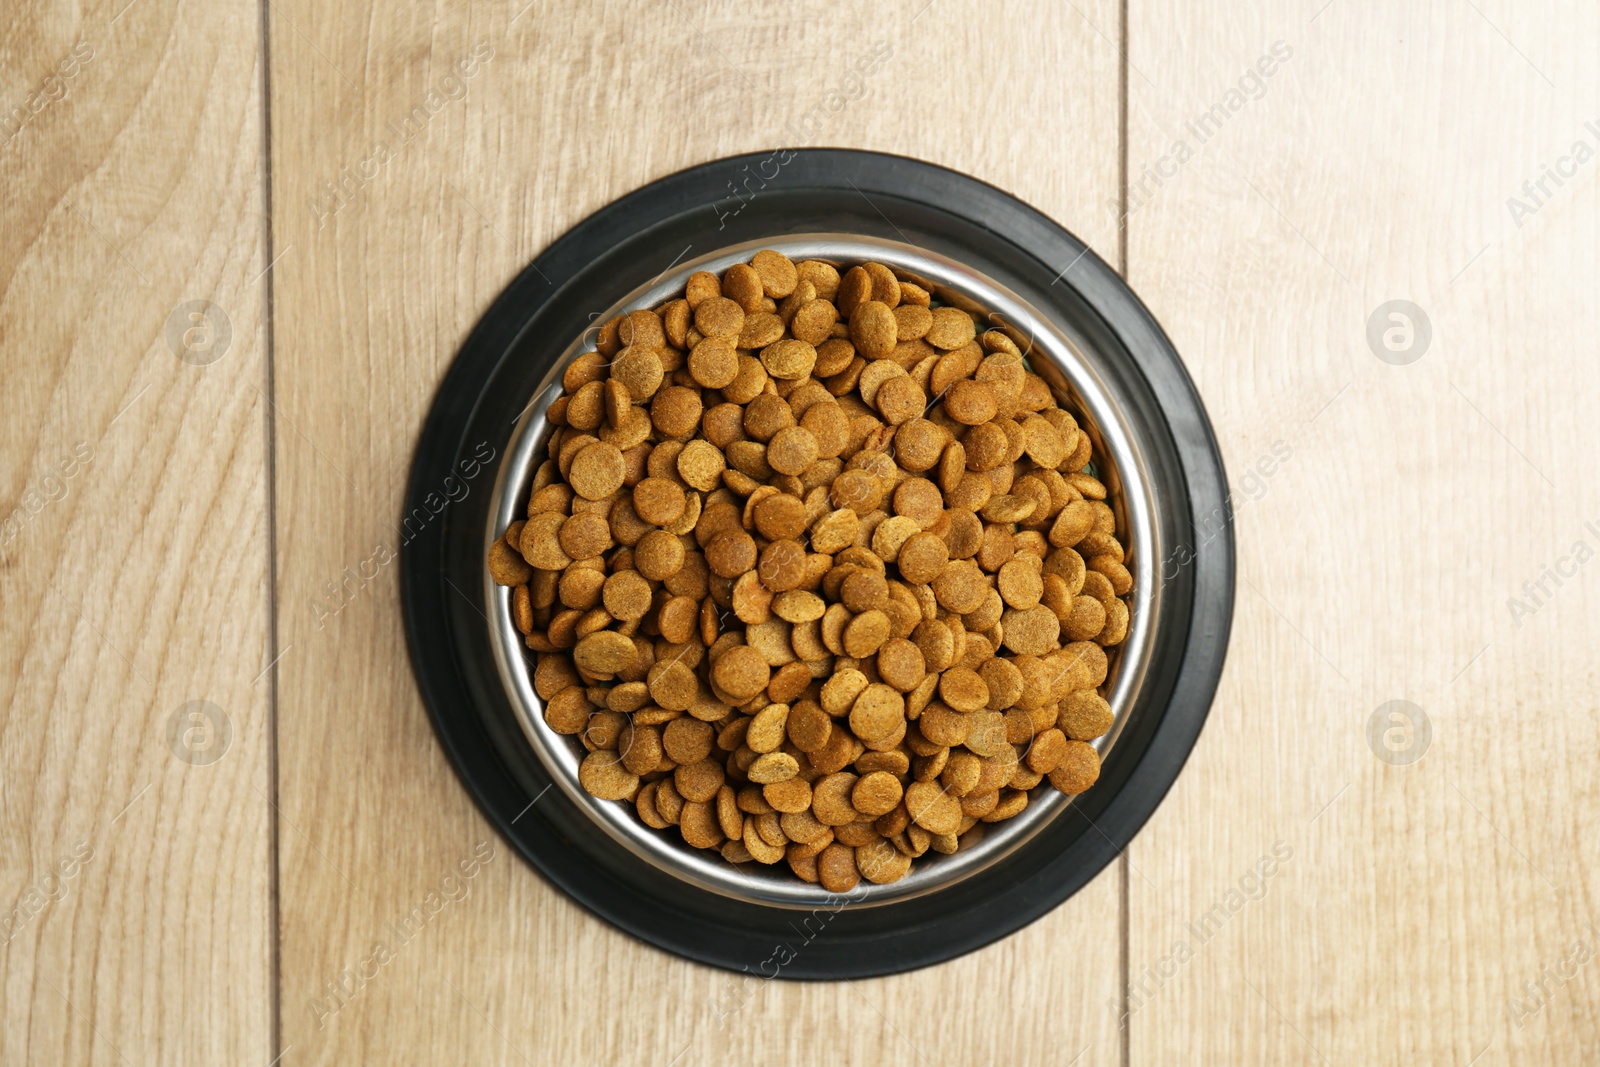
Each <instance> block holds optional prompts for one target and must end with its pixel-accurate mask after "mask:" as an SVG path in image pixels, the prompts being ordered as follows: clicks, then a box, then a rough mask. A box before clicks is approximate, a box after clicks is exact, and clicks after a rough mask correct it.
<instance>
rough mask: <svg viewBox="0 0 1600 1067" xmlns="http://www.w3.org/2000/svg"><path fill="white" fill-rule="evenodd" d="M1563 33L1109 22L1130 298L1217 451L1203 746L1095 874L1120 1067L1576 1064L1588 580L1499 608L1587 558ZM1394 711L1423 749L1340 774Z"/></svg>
mask: <svg viewBox="0 0 1600 1067" xmlns="http://www.w3.org/2000/svg"><path fill="white" fill-rule="evenodd" d="M1595 23H1596V18H1595V14H1594V12H1593V10H1592V9H1588V10H1585V11H1584V12H1583V13H1582V14H1581V15H1580V14H1578V12H1577V11H1576V10H1575V9H1571V8H1567V7H1565V6H1558V5H1535V6H1534V7H1526V6H1524V7H1517V6H1515V5H1510V4H1504V3H1485V2H1475V3H1461V4H1455V3H1429V4H1424V5H1403V6H1402V5H1389V4H1379V3H1372V2H1361V0H1334V2H1333V3H1331V4H1327V5H1324V4H1323V3H1322V2H1321V0H1318V2H1316V3H1292V4H1290V3H1275V4H1270V5H1267V6H1266V7H1265V8H1264V9H1262V10H1250V11H1247V10H1246V9H1244V8H1239V7H1230V8H1228V9H1227V10H1226V11H1225V12H1224V10H1223V9H1222V8H1221V7H1220V6H1217V5H1194V4H1177V3H1165V2H1148V0H1134V2H1133V3H1132V4H1131V6H1130V18H1129V38H1130V41H1131V50H1130V60H1131V70H1130V77H1129V110H1130V140H1129V164H1130V166H1129V172H1130V202H1131V203H1132V204H1133V206H1134V207H1135V210H1134V211H1133V213H1132V215H1131V217H1130V219H1129V233H1130V236H1129V263H1130V275H1131V281H1132V283H1133V285H1134V286H1135V288H1136V289H1138V291H1139V292H1140V293H1141V294H1142V295H1143V297H1144V298H1145V299H1146V300H1147V301H1148V302H1149V303H1150V305H1151V306H1152V308H1153V309H1154V310H1155V312H1156V314H1157V315H1158V316H1159V317H1160V318H1161V320H1162V321H1163V322H1164V323H1165V324H1166V326H1167V328H1168V330H1169V331H1170V332H1171V334H1172V335H1173V337H1174V339H1175V341H1176V342H1177V345H1178V348H1179V350H1180V351H1181V352H1182V353H1183V355H1184V357H1185V359H1186V361H1187V362H1188V365H1189V367H1190V370H1191V372H1192V373H1193V374H1194V377H1195V379H1196V381H1197V383H1198V385H1199V387H1200V391H1201V393H1202V394H1203V395H1204V397H1205V399H1206V402H1207V404H1208V406H1209V408H1210V413H1211V416H1212V418H1213V420H1214V422H1215V424H1216V427H1217V430H1218V433H1219V435H1220V437H1221V439H1222V448H1223V452H1224V456H1225V458H1226V461H1227V464H1228V468H1229V471H1230V475H1231V477H1232V484H1233V488H1234V493H1235V500H1236V504H1237V506H1238V511H1237V521H1236V525H1235V530H1236V533H1237V535H1238V539H1239V541H1238V543H1239V575H1240V580H1239V591H1238V596H1239V599H1238V610H1237V614H1236V617H1235V623H1234V635H1233V641H1232V647H1231V655H1230V661H1229V665H1228V669H1227V672H1226V674H1225V676H1224V679H1223V684H1222V689H1221V692H1220V694H1219V697H1218V700H1217V703H1216V705H1215V708H1214V710H1213V712H1212V716H1211V720H1210V722H1209V724H1208V726H1207V728H1206V731H1205V734H1204V736H1203V737H1202V739H1201V741H1200V744H1199V746H1198V747H1197V749H1196V750H1195V753H1194V755H1193V757H1192V758H1191V760H1190V762H1189V765H1188V768H1187V769H1186V771H1185V773H1184V775H1183V777H1182V778H1181V779H1180V780H1179V782H1178V785H1177V787H1176V788H1175V789H1174V790H1173V792H1172V794H1171V796H1169V797H1168V799H1167V801H1166V803H1165V805H1164V806H1163V807H1162V809H1161V810H1160V811H1159V812H1158V813H1157V815H1156V817H1155V818H1154V819H1153V820H1152V822H1151V823H1150V825H1149V826H1148V827H1147V828H1146V830H1145V832H1144V834H1143V835H1142V836H1141V837H1140V838H1139V839H1138V840H1137V841H1136V842H1135V844H1134V846H1133V848H1132V849H1131V852H1130V856H1131V864H1132V869H1133V871H1134V872H1135V873H1134V874H1132V875H1131V876H1130V879H1129V882H1130V897H1129V917H1130V926H1131V934H1130V972H1131V982H1132V991H1131V995H1130V1007H1132V1008H1133V1009H1134V1011H1133V1015H1132V1018H1131V1020H1130V1026H1131V1034H1130V1052H1131V1062H1133V1063H1162V1064H1167V1063H1197V1064H1210V1063H1283V1064H1289V1063H1305V1064H1322V1063H1357V1062H1360V1063H1394V1064H1400V1063H1419V1062H1420V1063H1454V1064H1467V1063H1469V1062H1471V1063H1476V1064H1480V1065H1484V1067H1487V1065H1492V1064H1536V1063H1593V1062H1596V1060H1597V1059H1600V966H1597V965H1596V964H1595V963H1594V962H1593V960H1592V956H1593V953H1594V951H1595V949H1596V947H1597V946H1600V929H1597V928H1596V927H1595V926H1594V925H1593V924H1594V923H1595V921H1596V920H1597V919H1600V907H1597V901H1596V899H1595V897H1596V893H1597V892H1600V862H1597V856H1596V853H1595V851H1594V849H1593V846H1592V841H1591V840H1590V839H1591V838H1592V836H1593V830H1594V826H1595V812H1596V810H1597V807H1596V802H1597V800H1600V780H1597V779H1600V776H1597V770H1596V762H1595V751H1596V745H1597V741H1600V683H1597V679H1596V675H1595V671H1594V666H1593V652H1592V650H1593V647H1594V644H1595V640H1596V638H1597V636H1600V623H1597V621H1596V620H1597V619H1600V592H1597V590H1600V568H1597V567H1594V566H1593V565H1581V566H1580V565H1577V564H1575V563H1574V562H1573V560H1570V559H1569V560H1568V562H1567V563H1566V564H1565V565H1563V569H1564V570H1567V571H1575V573H1574V574H1569V575H1568V576H1567V577H1566V578H1565V579H1563V582H1564V584H1562V585H1561V586H1559V587H1557V586H1556V585H1555V584H1554V583H1551V582H1549V581H1547V582H1546V592H1547V593H1549V594H1550V595H1548V596H1544V597H1541V598H1540V599H1541V600H1543V601H1544V604H1543V606H1540V607H1538V608H1537V611H1536V612H1535V613H1534V614H1533V615H1531V616H1528V617H1514V616H1513V613H1512V610H1511V608H1510V607H1509V606H1508V600H1509V599H1510V598H1513V597H1515V598H1518V599H1522V600H1527V599H1528V595H1527V594H1526V593H1525V592H1524V591H1523V589H1522V583H1523V582H1524V581H1530V580H1531V581H1534V582H1537V581H1538V580H1539V578H1540V576H1541V573H1542V571H1543V569H1544V568H1545V567H1546V566H1547V565H1548V566H1555V565H1556V564H1557V563H1558V561H1559V560H1560V559H1561V558H1562V557H1564V556H1567V555H1568V554H1570V553H1573V551H1574V548H1573V546H1574V544H1575V543H1576V542H1578V541H1580V540H1583V541H1587V543H1588V546H1589V547H1588V549H1587V551H1588V552H1589V553H1590V554H1592V553H1593V552H1594V551H1595V549H1597V548H1600V522H1596V521H1595V520H1596V519H1597V516H1600V490H1597V487H1596V484H1595V481H1594V478H1593V473H1592V467H1593V462H1594V457H1595V455H1596V452H1597V446H1600V433H1597V430H1596V424H1595V420H1594V419H1593V418H1592V417H1591V415H1590V414H1589V413H1587V411H1586V410H1584V409H1587V408H1588V407H1589V406H1590V405H1589V404H1587V403H1586V402H1579V401H1578V400H1577V398H1579V397H1591V398H1592V397H1593V396H1594V395H1596V391H1597V388H1600V370H1597V368H1596V364H1595V361H1594V359H1593V347H1594V346H1593V338H1594V336H1595V334H1596V331H1597V326H1600V321H1597V315H1600V313H1597V311H1596V306H1595V301H1594V292H1595V287H1596V282H1597V281H1600V263H1597V252H1596V248H1597V240H1596V239H1597V237H1600V212H1597V201H1596V197H1595V188H1596V186H1595V180H1596V178H1595V173H1596V170H1597V169H1600V163H1597V162H1595V161H1594V160H1593V159H1592V155H1593V152H1594V150H1595V149H1596V147H1597V146H1600V126H1593V127H1586V126H1585V123H1587V122H1590V121H1591V120H1594V119H1596V118H1597V115H1600V112H1597V111H1596V101H1597V100H1600V93H1597V89H1600V84H1597V77H1596V71H1595V68H1594V65H1593V63H1592V56H1593V48H1594V42H1595V40H1596V31H1597V26H1596V24H1595ZM1279 41H1281V42H1283V43H1284V45H1285V46H1286V47H1287V48H1289V49H1291V50H1292V55H1291V56H1290V57H1289V58H1288V59H1287V60H1285V61H1283V62H1281V63H1279V64H1277V66H1276V69H1275V72H1274V73H1273V74H1272V75H1271V76H1270V77H1268V78H1264V79H1262V80H1261V84H1260V85H1259V86H1257V85H1256V84H1254V83H1247V84H1246V85H1245V86H1244V87H1243V92H1242V94H1241V97H1240V101H1239V106H1238V107H1237V108H1228V107H1227V101H1228V96H1227V94H1228V92H1229V91H1230V89H1239V88H1240V79H1241V77H1242V76H1243V75H1244V74H1245V72H1246V71H1247V69H1250V68H1252V67H1253V66H1254V64H1255V63H1256V61H1257V60H1258V58H1259V57H1261V56H1262V55H1264V54H1269V52H1270V49H1271V48H1272V46H1273V44H1274V42H1279ZM1252 97H1253V98H1252ZM1216 105H1222V106H1223V108H1224V110H1223V111H1222V113H1221V120H1220V121H1214V122H1212V123H1211V124H1209V125H1206V126H1205V127H1204V128H1201V127H1200V126H1199V125H1196V126H1194V127H1191V126H1189V125H1186V124H1187V123H1190V122H1194V121H1195V120H1198V119H1199V118H1200V117H1201V116H1203V115H1205V114H1207V113H1208V111H1210V109H1212V108H1213V106H1216ZM1197 131H1198V132H1197ZM1202 134H1203V135H1204V137H1203V139H1202V136H1201V135H1202ZM1579 140H1583V141H1585V142H1587V145H1588V152H1589V156H1590V160H1589V162H1587V163H1583V164H1579V163H1576V162H1575V161H1574V160H1569V161H1568V163H1567V164H1563V167H1564V168H1566V169H1568V170H1574V169H1575V171H1576V174H1575V176H1572V175H1570V174H1569V179H1570V180H1568V181H1566V182H1564V183H1562V184H1561V185H1560V186H1558V185H1556V184H1554V183H1552V182H1548V181H1547V182H1546V184H1545V192H1546V193H1548V194H1549V195H1548V196H1543V195H1541V196H1540V199H1541V200H1544V201H1545V202H1544V204H1543V206H1539V207H1538V208H1537V210H1536V212H1534V213H1532V214H1531V215H1525V214H1524V213H1523V212H1521V211H1516V212H1514V211H1513V209H1512V208H1511V207H1510V206H1509V205H1508V199H1509V198H1511V197H1518V198H1519V199H1520V200H1522V201H1523V202H1524V203H1525V205H1526V206H1533V202H1532V200H1531V199H1530V198H1529V197H1528V194H1527V193H1526V192H1524V190H1523V189H1522V184H1523V182H1524V181H1526V180H1530V179H1533V180H1537V179H1538V178H1539V176H1540V174H1541V172H1542V165H1544V164H1550V165H1552V166H1553V165H1556V164H1558V162H1559V160H1560V157H1563V156H1566V155H1568V154H1569V153H1572V152H1573V151H1574V149H1573V145H1574V142H1576V141H1579ZM1178 142H1185V143H1186V144H1187V145H1188V147H1189V148H1190V149H1191V150H1192V151H1193V156H1192V158H1189V159H1187V160H1186V161H1183V162H1181V163H1180V162H1179V161H1178V159H1177V156H1178V155H1180V154H1182V153H1181V152H1179V151H1175V145H1176V144H1177V143H1178ZM1164 156H1169V157H1170V158H1169V159H1168V160H1167V161H1166V162H1165V163H1163V157H1164ZM1146 167H1149V168H1151V170H1152V171H1154V172H1155V173H1156V174H1157V176H1158V178H1161V180H1160V181H1157V180H1155V179H1151V180H1148V181H1147V182H1146V188H1147V189H1148V190H1149V191H1150V195H1149V196H1148V197H1141V195H1140V194H1139V192H1138V191H1137V190H1138V185H1139V180H1140V177H1141V174H1142V172H1143V170H1144V168H1146ZM1163 172H1165V173H1163ZM1519 222H1520V225H1519ZM1395 299H1406V300H1410V301H1413V302H1414V303H1416V304H1417V305H1420V306H1421V307H1422V308H1423V309H1424V310H1425V312H1426V314H1427V316H1428V319H1429V321H1430V322H1431V332H1432V337H1431V342H1430V344H1429V345H1428V347H1427V348H1426V350H1425V351H1420V352H1419V353H1417V354H1418V355H1419V357H1420V358H1417V359H1415V361H1413V362H1410V363H1408V364H1405V365H1391V364H1390V363H1388V362H1384V361H1382V360H1380V359H1379V358H1377V356H1376V355H1375V352H1374V350H1373V349H1372V348H1370V347H1369V343H1368V340H1367V328H1368V321H1369V318H1370V317H1371V316H1372V315H1373V313H1374V311H1376V310H1377V309H1378V308H1379V307H1380V305H1383V304H1384V303H1385V302H1387V301H1390V300H1395ZM1383 325H1384V326H1390V325H1400V324H1399V323H1391V322H1388V321H1384V323H1383ZM1393 340H1394V341H1395V342H1396V343H1403V338H1402V337H1401V336H1400V335H1396V336H1395V337H1394V338H1393ZM1380 347H1381V345H1380ZM1275 446H1277V449H1278V453H1277V454H1276V455H1275V454H1274V447H1275ZM1263 460H1264V461H1265V462H1261V463H1260V465H1259V466H1257V464H1258V461H1263ZM1589 522H1595V525H1594V527H1587V526H1586V525H1585V524H1586V523H1589ZM1580 554H1581V553H1580ZM1585 558H1586V557H1585ZM1530 603H1531V601H1530ZM1519 624H1520V625H1519ZM1391 700H1407V701H1411V702H1413V703H1414V704H1416V705H1418V706H1420V708H1421V709H1422V712H1423V714H1424V715H1425V716H1426V717H1427V720H1428V722H1429V724H1430V727H1431V742H1430V744H1429V747H1428V748H1427V749H1426V751H1425V754H1424V755H1423V756H1422V758H1421V759H1420V761H1418V762H1415V763H1411V764H1410V765H1396V764H1394V763H1392V762H1389V761H1385V760H1382V759H1379V758H1377V757H1376V756H1375V751H1382V752H1392V751H1394V750H1399V751H1406V750H1407V749H1408V747H1409V746H1414V745H1418V744H1420V741H1419V737H1420V735H1419V734H1412V735H1410V737H1409V739H1408V736H1407V734H1406V732H1405V730H1404V729H1403V723H1396V724H1394V725H1396V726H1399V727H1401V729H1399V730H1398V731H1397V732H1395V733H1393V734H1391V735H1390V737H1389V739H1388V747H1387V748H1386V747H1385V745H1384V743H1383V742H1382V741H1381V740H1380V742H1379V744H1378V746H1377V749H1376V750H1375V749H1373V748H1372V747H1369V742H1368V734H1367V730H1368V722H1369V718H1370V717H1371V716H1372V715H1373V713H1374V712H1375V710H1376V709H1378V708H1379V707H1380V705H1383V704H1385V703H1386V702H1388V701H1391ZM1413 719H1416V716H1415V715H1413ZM1280 843H1281V844H1280ZM1275 844H1277V845H1278V847H1279V848H1280V849H1281V850H1284V851H1286V852H1288V853H1289V856H1288V858H1287V860H1286V861H1284V862H1282V863H1281V864H1276V865H1274V864H1267V865H1266V867H1265V869H1264V870H1263V867H1262V864H1261V858H1262V857H1263V856H1264V855H1269V856H1270V854H1271V852H1272V849H1273V847H1274V845H1275ZM1252 872H1258V873H1255V874H1253V873H1252ZM1260 873H1265V874H1266V878H1265V881H1264V883H1261V882H1260V880H1259V874H1260ZM1230 891H1232V892H1233V893H1234V894H1236V895H1235V896H1232V897H1230V895H1229V894H1230ZM1252 898H1255V899H1252ZM1219 907H1220V908H1221V910H1220V911H1218V910H1217V909H1218V908H1219ZM1208 914H1209V915H1210V916H1211V919H1210V921H1209V922H1208V921H1206V920H1205V916H1207V915H1208ZM1191 924H1192V925H1191ZM1580 942H1581V943H1582V945H1581V947H1580V945H1579V943H1580ZM1191 951H1192V956H1191V955H1190V953H1191ZM1585 960H1587V961H1588V962H1584V961H1585ZM1525 983H1526V984H1525ZM1541 985H1542V987H1543V988H1542V989H1539V988H1538V987H1539V986H1541ZM1535 991H1536V992H1535ZM1508 1001H1510V1003H1508Z"/></svg>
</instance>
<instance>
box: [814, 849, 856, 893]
mask: <svg viewBox="0 0 1600 1067" xmlns="http://www.w3.org/2000/svg"><path fill="white" fill-rule="evenodd" d="M817 880H818V881H820V882H821V883H822V888H824V889H826V890H827V891H828V892H830V893H848V892H850V890H852V889H854V888H855V887H856V886H857V885H858V884H860V882H861V874H860V872H859V871H857V870H856V855H855V849H852V848H846V847H845V846H844V845H837V844H835V845H829V846H828V847H827V848H825V849H823V850H822V854H821V855H819V856H818V857H817Z"/></svg>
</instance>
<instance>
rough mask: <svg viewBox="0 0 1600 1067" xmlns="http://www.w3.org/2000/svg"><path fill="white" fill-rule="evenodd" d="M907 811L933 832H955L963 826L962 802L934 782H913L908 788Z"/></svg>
mask: <svg viewBox="0 0 1600 1067" xmlns="http://www.w3.org/2000/svg"><path fill="white" fill-rule="evenodd" d="M906 811H907V812H909V813H910V815H911V821H912V822H914V823H916V824H917V825H918V826H920V827H922V828H923V829H924V830H927V831H928V832H929V833H932V834H953V833H955V832H956V831H957V830H958V829H960V827H961V802H960V801H959V800H958V799H957V798H955V797H953V796H951V795H950V794H949V793H947V792H945V791H944V789H942V788H941V787H940V786H938V785H937V784H935V783H933V782H912V783H911V785H910V786H908V787H907V788H906Z"/></svg>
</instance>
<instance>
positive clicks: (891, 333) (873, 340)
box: [850, 300, 895, 359]
mask: <svg viewBox="0 0 1600 1067" xmlns="http://www.w3.org/2000/svg"><path fill="white" fill-rule="evenodd" d="M850 341H851V343H852V344H854V345H855V346H856V351H857V352H860V353H861V354H862V355H863V356H866V357H867V358H868V359H882V358H883V357H884V356H887V355H888V354H889V353H891V352H893V351H894V345H895V321H894V312H893V311H891V310H889V305H887V304H884V303H882V302H880V301H877V300H868V301H866V302H865V303H863V304H861V306H859V307H857V308H856V309H855V310H854V311H853V312H851V314H850Z"/></svg>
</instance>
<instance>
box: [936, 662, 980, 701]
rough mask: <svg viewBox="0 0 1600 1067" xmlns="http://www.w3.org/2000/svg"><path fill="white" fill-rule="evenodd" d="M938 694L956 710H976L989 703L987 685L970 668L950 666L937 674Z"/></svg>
mask: <svg viewBox="0 0 1600 1067" xmlns="http://www.w3.org/2000/svg"><path fill="white" fill-rule="evenodd" d="M939 696H940V698H941V699H943V700H944V702H945V703H946V704H949V705H950V706H951V707H952V708H954V709H955V710H957V711H977V710H978V709H979V708H982V707H985V706H986V705H987V704H988V703H989V687H988V685H986V684H985V683H984V681H983V679H982V678H980V677H978V674H977V672H976V671H974V670H972V669H971V668H968V667H951V668H950V669H949V670H947V671H945V672H944V674H942V675H940V676H939Z"/></svg>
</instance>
